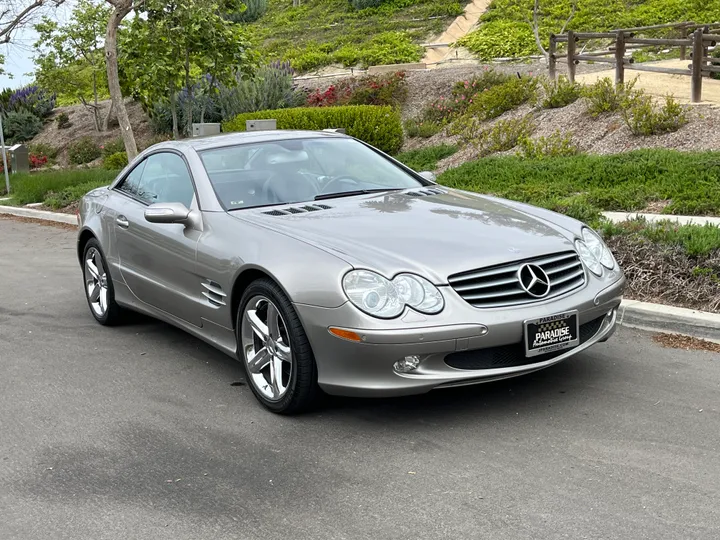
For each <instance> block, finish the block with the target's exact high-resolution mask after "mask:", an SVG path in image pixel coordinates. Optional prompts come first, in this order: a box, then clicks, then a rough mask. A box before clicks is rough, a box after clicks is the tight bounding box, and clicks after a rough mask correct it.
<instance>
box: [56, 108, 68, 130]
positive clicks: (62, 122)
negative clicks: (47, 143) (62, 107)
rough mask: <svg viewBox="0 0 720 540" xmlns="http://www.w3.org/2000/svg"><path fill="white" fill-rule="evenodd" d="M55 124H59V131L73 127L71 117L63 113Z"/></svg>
mask: <svg viewBox="0 0 720 540" xmlns="http://www.w3.org/2000/svg"><path fill="white" fill-rule="evenodd" d="M55 122H57V127H58V129H67V128H69V127H70V126H72V124H71V123H70V117H69V116H68V114H67V113H65V112H61V113H60V114H58V115H57V118H56V119H55Z"/></svg>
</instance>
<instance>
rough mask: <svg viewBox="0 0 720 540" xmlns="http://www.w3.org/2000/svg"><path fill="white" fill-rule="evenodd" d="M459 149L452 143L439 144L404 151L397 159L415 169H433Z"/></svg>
mask: <svg viewBox="0 0 720 540" xmlns="http://www.w3.org/2000/svg"><path fill="white" fill-rule="evenodd" d="M457 151H458V147H457V146H455V145H452V144H439V145H437V146H429V147H427V148H421V149H419V150H410V151H409V152H402V153H400V154H398V155H397V156H395V159H397V160H398V161H400V162H402V163H404V164H405V165H407V166H408V167H410V168H411V169H413V170H414V171H418V172H420V171H432V170H435V168H436V167H437V163H438V161H440V160H441V159H445V158H446V157H450V156H452V155H453V154H454V153H455V152H457Z"/></svg>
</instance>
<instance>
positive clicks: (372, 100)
mask: <svg viewBox="0 0 720 540" xmlns="http://www.w3.org/2000/svg"><path fill="white" fill-rule="evenodd" d="M406 98H407V83H406V82H405V72H403V71H398V72H397V73H387V74H382V75H368V76H365V77H360V78H358V79H343V80H341V81H338V82H337V83H335V84H331V85H330V86H329V87H328V88H327V89H325V90H320V89H316V90H313V91H312V92H310V94H308V97H307V103H306V104H307V106H308V107H333V106H337V105H400V104H401V103H403V102H404V101H405V99H406Z"/></svg>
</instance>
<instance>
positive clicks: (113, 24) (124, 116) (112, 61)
mask: <svg viewBox="0 0 720 540" xmlns="http://www.w3.org/2000/svg"><path fill="white" fill-rule="evenodd" d="M106 1H107V3H108V4H110V5H111V6H112V13H110V17H109V18H108V23H107V28H106V30H105V66H106V68H107V80H108V90H109V92H110V99H111V100H112V104H111V107H112V108H113V109H114V110H115V114H116V115H117V119H118V124H120V134H121V135H122V140H123V143H124V144H125V152H126V153H127V155H128V160H133V159H134V158H135V156H137V153H138V151H137V144H136V143H135V134H134V133H133V129H132V125H131V124H130V117H129V116H128V113H127V109H126V108H125V102H124V101H123V95H122V89H121V88H120V75H119V73H118V48H117V39H118V38H117V32H118V28H119V27H120V23H121V22H122V20H123V19H124V18H125V17H126V16H127V14H128V13H130V12H131V11H132V10H133V9H134V8H137V7H139V6H140V5H141V4H142V2H143V0H138V4H133V0H106Z"/></svg>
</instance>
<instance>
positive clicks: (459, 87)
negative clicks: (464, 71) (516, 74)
mask: <svg viewBox="0 0 720 540" xmlns="http://www.w3.org/2000/svg"><path fill="white" fill-rule="evenodd" d="M512 78H513V75H509V74H507V73H503V72H501V71H497V70H495V69H492V68H487V67H486V68H485V70H484V71H483V72H482V73H481V74H480V75H474V76H473V77H471V78H469V79H467V80H464V81H458V82H456V83H455V85H454V86H453V89H452V95H453V97H454V98H462V97H464V98H465V100H468V99H470V98H471V97H472V96H474V95H475V94H477V93H478V92H483V91H485V90H488V89H490V88H492V87H494V86H499V85H501V84H504V83H506V82H508V81H509V80H510V79H512Z"/></svg>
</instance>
